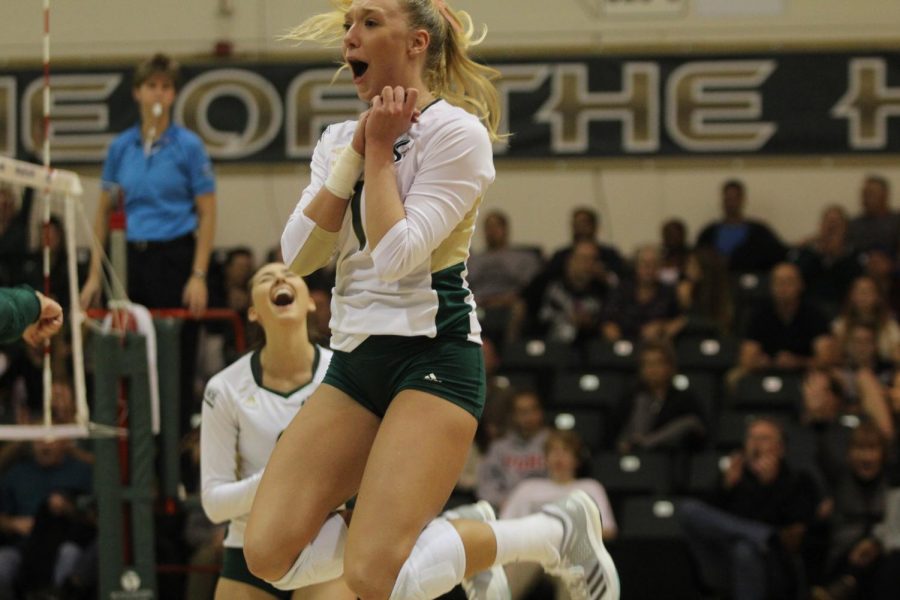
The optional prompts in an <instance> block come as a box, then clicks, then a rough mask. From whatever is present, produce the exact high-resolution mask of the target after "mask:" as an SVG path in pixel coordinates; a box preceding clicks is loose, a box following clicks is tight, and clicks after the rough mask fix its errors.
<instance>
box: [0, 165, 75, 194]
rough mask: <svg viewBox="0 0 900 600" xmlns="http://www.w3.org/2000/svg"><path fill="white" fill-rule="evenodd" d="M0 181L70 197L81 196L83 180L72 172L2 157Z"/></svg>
mask: <svg viewBox="0 0 900 600" xmlns="http://www.w3.org/2000/svg"><path fill="white" fill-rule="evenodd" d="M0 181H5V182H8V183H12V184H15V185H22V186H26V187H30V188H35V189H38V190H49V191H50V192H56V193H59V194H65V195H68V196H81V195H82V193H83V192H84V190H83V189H82V187H81V179H80V178H79V177H78V175H77V174H76V173H73V172H72V171H65V170H63V169H48V168H46V167H43V166H41V165H36V164H34V163H29V162H24V161H21V160H16V159H14V158H8V157H6V156H0Z"/></svg>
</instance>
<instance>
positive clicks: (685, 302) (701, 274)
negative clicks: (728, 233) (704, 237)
mask: <svg viewBox="0 0 900 600" xmlns="http://www.w3.org/2000/svg"><path fill="white" fill-rule="evenodd" d="M676 292H677V294H678V305H679V306H680V307H681V310H682V311H683V312H684V314H685V317H686V318H687V323H686V324H685V329H684V333H702V334H705V335H710V334H711V335H727V334H728V333H730V332H731V330H732V327H733V325H734V303H733V302H732V297H731V296H732V295H731V285H730V283H729V280H728V268H727V266H726V265H725V262H724V261H723V260H722V257H721V256H719V255H718V254H717V253H716V252H714V251H713V250H711V249H709V248H699V249H697V250H694V251H693V252H691V253H690V254H688V256H687V260H686V261H685V268H684V276H683V277H682V279H681V281H680V282H679V283H678V287H677V288H676Z"/></svg>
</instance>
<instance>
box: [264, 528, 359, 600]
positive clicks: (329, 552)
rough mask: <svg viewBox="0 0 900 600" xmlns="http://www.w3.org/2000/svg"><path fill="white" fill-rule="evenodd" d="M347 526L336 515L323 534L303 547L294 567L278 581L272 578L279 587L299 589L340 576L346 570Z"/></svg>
mask: <svg viewBox="0 0 900 600" xmlns="http://www.w3.org/2000/svg"><path fill="white" fill-rule="evenodd" d="M346 540H347V525H346V524H345V523H344V519H343V517H341V515H337V514H336V515H332V516H331V517H330V518H329V519H328V520H327V521H325V524H324V525H322V529H320V530H319V534H318V535H317V536H316V537H315V539H313V541H312V542H311V543H310V544H309V545H308V546H307V547H306V548H304V549H303V552H301V553H300V556H298V557H297V560H296V561H294V564H293V565H291V568H290V569H288V571H287V573H285V574H284V575H283V576H282V577H281V579H279V580H278V581H270V582H269V583H271V584H272V586H273V587H276V588H278V589H279V590H296V589H297V588H302V587H306V586H308V585H313V584H316V583H322V582H324V581H331V580H332V579H337V578H338V577H340V576H341V575H343V573H344V542H345V541H346Z"/></svg>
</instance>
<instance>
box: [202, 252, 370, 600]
mask: <svg viewBox="0 0 900 600" xmlns="http://www.w3.org/2000/svg"><path fill="white" fill-rule="evenodd" d="M250 293H251V302H252V303H251V306H250V309H249V311H248V318H249V319H250V321H252V322H255V323H258V324H259V325H260V326H262V329H263V331H264V332H265V345H264V346H263V347H262V349H260V350H257V351H254V352H251V353H249V354H246V355H244V356H243V357H241V358H240V359H238V360H237V361H236V362H234V363H233V364H231V365H230V366H228V367H227V368H226V369H224V370H223V371H222V372H220V373H218V374H217V375H215V376H214V377H213V378H212V379H210V381H209V384H208V385H207V387H206V393H205V394H204V397H203V421H202V427H201V428H200V474H201V478H202V491H201V499H202V502H203V509H204V510H205V511H206V514H207V515H208V516H209V518H210V519H211V520H212V521H213V522H214V523H224V522H228V535H227V536H226V538H225V558H224V564H223V566H222V574H221V576H220V577H219V582H218V584H217V586H216V598H222V599H230V598H245V599H247V600H268V599H270V598H273V597H274V598H279V599H280V598H291V597H292V595H291V593H290V592H283V591H281V590H277V589H275V588H273V587H272V586H271V585H269V584H268V583H266V582H265V581H262V580H261V579H259V578H257V577H254V576H253V575H251V574H250V572H249V571H248V570H247V564H246V562H245V561H244V553H243V551H242V547H243V545H244V527H245V526H246V523H247V515H248V513H249V512H250V505H251V504H252V502H253V496H254V495H255V494H256V488H257V486H258V485H259V480H260V477H261V476H262V471H263V468H264V467H265V465H266V461H268V459H269V455H270V454H271V453H272V449H273V448H274V447H275V442H276V440H277V439H278V436H279V435H281V432H282V430H283V429H284V428H285V427H287V425H288V423H290V421H291V419H292V418H293V417H294V415H295V414H297V411H299V410H300V408H301V407H302V406H303V404H304V403H305V402H306V400H307V399H308V398H309V396H310V395H311V394H312V392H313V390H315V389H316V387H317V386H318V385H319V384H320V383H321V381H322V378H323V377H324V376H325V370H326V369H327V367H328V363H329V361H330V360H331V351H330V350H327V349H325V348H320V347H319V346H315V345H313V344H312V343H310V341H309V335H308V332H307V328H306V318H307V315H308V313H309V312H310V311H312V310H315V304H314V303H313V302H312V300H310V297H309V291H308V290H307V289H306V284H305V283H304V282H303V279H301V278H300V276H298V275H296V274H294V273H292V272H291V271H290V270H289V269H288V268H287V266H285V265H284V264H282V263H270V264H268V265H265V266H264V267H262V268H261V269H259V271H257V272H256V274H255V275H254V276H253V279H251V281H250ZM296 597H297V598H301V597H302V598H304V599H307V600H308V599H310V598H314V597H319V598H342V597H345V598H351V599H352V598H353V596H352V595H350V592H349V591H348V590H347V589H346V586H344V584H343V583H342V582H340V581H335V582H331V583H323V584H321V585H319V586H315V588H314V589H303V590H298V592H297V596H296Z"/></svg>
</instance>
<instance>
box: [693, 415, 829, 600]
mask: <svg viewBox="0 0 900 600" xmlns="http://www.w3.org/2000/svg"><path fill="white" fill-rule="evenodd" d="M784 456H785V439H784V431H783V430H782V428H781V425H780V424H778V423H777V422H776V421H774V420H771V419H767V418H758V419H755V420H753V421H751V422H750V423H749V424H748V426H747V433H746V437H745V440H744V448H743V451H742V452H737V453H735V454H733V455H732V456H731V458H730V462H729V465H728V468H727V469H726V470H725V472H724V473H723V475H722V480H721V483H720V488H719V492H718V497H717V499H716V501H715V502H714V503H713V504H707V503H705V502H702V501H699V500H694V499H690V500H684V501H683V502H681V503H680V505H679V506H678V516H679V520H680V521H681V524H682V527H683V528H684V531H685V533H686V535H687V539H688V543H689V545H690V547H691V550H692V551H693V554H694V557H695V559H696V562H697V565H698V567H699V572H700V574H701V577H702V580H703V583H704V584H705V585H706V586H709V587H711V588H713V589H715V590H717V591H727V592H728V593H730V594H731V597H732V598H734V599H735V600H745V599H746V600H749V599H755V600H763V599H765V600H774V599H778V598H802V597H803V590H802V585H801V583H800V577H799V575H798V572H799V570H800V566H799V564H800V560H799V549H800V546H801V544H802V541H803V537H804V535H805V532H806V528H807V526H808V524H809V523H810V522H811V521H812V519H813V517H814V514H815V508H816V505H817V504H818V500H819V499H818V497H817V492H816V488H815V485H814V483H813V481H812V479H811V478H810V477H808V476H807V475H806V474H804V473H802V472H798V471H794V470H792V469H791V468H790V467H789V466H788V464H787V463H786V462H785V458H784Z"/></svg>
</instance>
